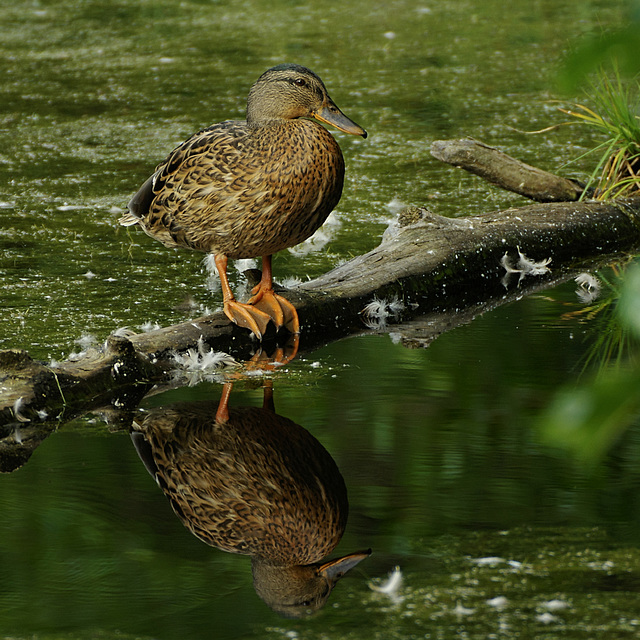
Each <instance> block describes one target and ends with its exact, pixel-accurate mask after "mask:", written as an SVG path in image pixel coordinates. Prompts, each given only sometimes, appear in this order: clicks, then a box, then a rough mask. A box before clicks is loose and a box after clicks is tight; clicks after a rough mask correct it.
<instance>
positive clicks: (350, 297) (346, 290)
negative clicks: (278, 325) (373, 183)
mask: <svg viewBox="0 0 640 640" xmlns="http://www.w3.org/2000/svg"><path fill="white" fill-rule="evenodd" d="M639 247H640V199H633V200H626V201H616V202H597V201H591V202H572V203H547V204H532V205H529V206H526V207H520V208H514V209H508V210H506V211H501V212H495V213H487V214H485V215H480V216H473V217H466V218H455V219H450V218H444V217H442V216H438V215H435V214H433V213H431V212H429V211H428V210H426V209H422V208H418V207H413V208H410V209H408V210H407V211H405V212H403V213H402V214H401V215H400V216H399V218H398V221H397V222H395V223H393V224H392V225H390V227H389V228H388V229H387V230H386V232H385V234H384V236H383V238H382V241H381V243H380V245H379V246H378V247H376V248H375V249H373V250H372V251H369V252H368V253H366V254H364V255H361V256H358V257H356V258H354V259H352V260H350V261H349V262H347V263H345V264H343V265H341V266H339V267H337V268H335V269H333V270H332V271H330V272H328V273H326V274H324V275H322V276H320V277H318V278H316V279H314V280H312V281H309V282H305V283H303V284H300V285H298V286H297V287H295V288H293V289H290V290H287V292H286V296H287V298H288V299H290V300H291V301H292V302H293V303H294V304H295V305H296V307H297V309H298V313H299V317H300V321H301V324H302V332H301V336H300V353H301V354H304V353H308V352H310V351H313V350H314V349H316V348H317V347H318V346H320V345H322V344H324V343H327V342H329V341H332V340H336V339H339V338H342V337H345V336H348V335H352V334H355V333H362V332H365V331H367V330H379V329H381V328H383V325H384V324H389V323H402V322H406V321H407V320H410V319H415V318H417V317H419V316H421V315H424V314H438V317H439V318H440V321H439V325H438V326H439V327H441V328H442V327H443V329H441V330H440V329H439V330H438V331H439V332H441V331H442V330H446V328H452V327H454V326H456V325H457V324H459V323H460V322H464V321H469V319H470V318H472V317H475V315H477V314H478V313H480V312H482V310H483V309H485V308H487V305H492V306H497V305H498V304H504V303H505V302H508V301H510V300H512V299H514V298H516V297H520V296H522V295H524V293H526V292H527V291H528V290H530V289H532V286H531V285H530V283H531V282H535V287H533V288H535V289H540V288H541V287H548V286H552V285H555V284H557V283H558V282H560V281H562V280H563V279H567V278H569V277H572V276H573V275H575V274H576V273H577V272H578V271H577V270H579V269H585V265H589V266H592V265H593V264H602V263H603V262H604V261H606V260H608V259H611V257H612V256H614V255H616V254H620V253H631V252H634V251H637V250H638V248H639ZM527 265H528V266H527ZM463 311H464V313H463ZM438 331H436V332H435V333H434V334H433V335H437V334H438ZM280 337H282V336H276V335H275V331H273V332H271V333H267V335H265V337H264V340H263V343H262V347H263V348H264V349H265V350H266V351H269V350H273V349H275V348H276V344H277V340H278V339H279V338H280ZM407 342H408V343H410V344H412V345H414V346H415V345H416V344H428V342H429V338H426V339H419V340H415V339H414V340H408V341H407ZM198 345H200V346H199V347H198ZM203 345H206V347H205V348H210V349H212V350H215V351H221V352H225V353H228V354H230V355H231V356H233V357H234V358H235V359H236V360H240V361H243V360H248V359H249V358H250V357H251V356H252V355H253V354H254V353H255V352H256V350H257V349H258V348H259V347H260V345H258V344H257V343H256V342H255V341H254V340H252V338H251V336H250V334H249V333H248V331H246V330H243V329H240V328H238V327H237V326H235V325H233V324H232V323H230V322H229V320H228V319H227V318H226V316H224V314H222V312H219V313H214V314H212V315H210V316H206V317H202V318H197V319H194V320H191V321H189V322H184V323H181V324H178V325H174V326H171V327H166V328H162V329H158V330H156V331H151V332H149V333H144V334H138V335H129V336H117V335H112V336H110V337H109V338H108V339H107V341H106V343H105V345H104V347H103V348H102V349H101V350H95V351H91V352H87V353H85V354H83V355H82V357H80V358H78V359H75V360H69V361H66V362H62V363H59V364H57V365H56V366H50V365H46V364H44V363H38V362H35V361H33V360H32V359H31V358H30V357H29V355H28V354H27V353H25V352H22V351H12V350H9V351H5V352H0V425H5V426H6V428H7V429H9V430H8V431H7V430H6V429H5V431H0V439H1V438H2V437H4V436H7V435H9V434H10V430H11V427H12V426H15V425H18V426H21V427H22V428H24V427H25V425H28V424H35V423H38V422H42V421H46V420H54V421H66V420H69V419H71V418H73V417H75V416H76V415H79V414H83V413H86V412H87V411H91V410H95V409H96V408H98V407H103V406H111V407H117V408H121V409H123V410H127V409H128V408H132V407H135V406H136V404H137V403H138V402H139V400H140V398H141V397H142V396H143V395H144V394H145V393H146V392H147V391H148V389H149V388H150V386H151V385H154V384H159V383H163V382H166V381H167V379H168V377H170V376H171V375H172V372H173V371H175V370H176V368H177V367H178V365H177V363H176V361H175V354H177V353H184V352H185V351H187V350H194V351H195V350H197V349H198V348H200V349H202V348H203ZM195 355H196V357H197V355H198V354H197V353H195Z"/></svg>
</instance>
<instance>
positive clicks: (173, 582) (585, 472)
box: [0, 0, 640, 640]
mask: <svg viewBox="0 0 640 640" xmlns="http://www.w3.org/2000/svg"><path fill="white" fill-rule="evenodd" d="M624 20H625V10H624V7H623V6H621V3H618V2H613V1H605V0H602V1H600V2H584V3H579V6H576V3H573V2H568V1H567V2H535V3H527V4H526V5H525V4H524V3H523V4H522V5H520V4H517V3H515V4H512V5H510V6H509V10H508V11H506V10H505V7H504V5H503V4H502V3H499V2H495V1H489V2H483V3H480V2H472V1H471V0H467V1H465V0H462V1H460V2H453V1H450V2H438V3H426V2H425V3H416V2H408V1H407V2H394V3H393V4H392V5H391V4H390V3H388V2H386V3H366V2H362V1H360V2H357V1H347V2H343V3H340V4H335V3H328V2H316V3H314V4H313V5H309V6H305V5H300V4H296V3H292V2H286V1H276V2H258V1H256V0H254V1H244V2H239V3H236V2H234V3H231V2H205V1H200V2H195V1H193V2H177V1H174V0H165V1H164V2H135V1H134V0H122V1H120V2H113V3H112V2H99V1H92V0H86V1H82V2H71V1H67V2H44V1H43V2H27V1H24V0H22V1H19V2H13V3H9V2H3V3H2V4H0V53H1V55H0V74H1V77H2V78H3V81H2V84H0V143H1V144H0V221H1V223H0V287H1V288H0V291H1V292H2V293H0V302H1V304H0V313H1V314H2V316H1V318H2V327H1V329H0V348H24V349H27V350H28V351H29V352H30V353H31V355H32V356H33V357H35V358H40V359H43V360H48V359H51V358H53V359H62V358H65V357H67V356H68V355H69V354H70V353H71V352H72V351H74V350H75V351H80V350H81V349H82V344H84V345H86V343H87V342H88V341H90V340H91V339H94V340H95V341H96V342H101V341H102V340H104V338H105V337H106V336H107V335H108V334H109V333H110V332H111V331H113V330H114V329H115V328H118V327H122V326H130V327H133V328H138V327H140V326H141V325H143V324H145V323H158V324H160V325H167V324H170V323H173V322H177V321H181V320H183V319H185V318H186V317H189V315H192V316H197V315H200V314H201V313H202V310H203V309H204V308H206V307H209V308H216V307H217V306H219V304H220V296H219V293H216V292H213V293H212V292H211V291H209V289H208V288H207V286H206V274H205V272H204V269H203V267H202V264H201V256H198V255H192V254H189V253H187V252H173V251H169V250H166V249H165V248H163V247H162V246H160V245H159V244H158V243H155V242H154V241H152V240H151V239H150V238H147V237H146V236H144V234H142V233H140V232H137V231H135V230H130V231H127V230H126V229H124V228H121V227H118V225H117V222H116V221H117V218H118V217H119V215H121V212H122V210H123V208H124V207H125V205H126V202H127V200H128V198H129V197H130V196H131V194H132V193H133V192H135V190H136V189H137V187H138V186H139V185H140V183H141V182H142V181H143V180H144V179H145V178H146V177H147V176H148V175H149V172H150V171H151V170H152V169H153V167H154V166H155V164H156V163H157V162H158V161H159V160H160V159H162V158H163V157H164V155H165V154H166V153H167V152H168V151H169V150H170V149H171V148H172V147H173V146H174V145H175V144H176V143H178V142H180V141H181V140H183V139H184V138H186V137H187V136H188V135H189V134H190V133H192V132H193V131H195V130H196V129H198V128H200V127H202V126H204V125H206V124H209V123H210V122H214V121H219V120H223V119H227V118H235V117H241V116H242V113H243V109H244V101H245V98H246V93H247V90H248V87H249V86H250V85H251V83H252V82H253V81H254V80H255V78H257V76H258V75H260V73H262V71H264V70H265V69H266V68H267V67H269V66H271V65H273V64H277V63H279V62H282V61H285V60H286V61H294V62H298V63H301V64H305V65H307V66H309V67H310V68H312V69H314V70H315V71H316V72H318V73H319V74H320V75H321V76H322V77H323V79H324V81H325V83H326V85H327V87H328V89H329V92H330V93H331V95H332V97H333V98H334V100H335V101H336V102H337V104H338V105H339V106H340V107H341V108H342V109H343V110H344V111H345V113H347V114H348V115H349V116H350V117H352V118H353V119H354V120H356V121H357V122H359V123H361V124H362V125H363V126H364V127H365V128H366V129H367V130H368V131H369V133H370V137H369V138H368V139H367V140H359V139H358V140H356V139H353V138H351V137H349V136H346V135H343V134H340V133H337V134H336V137H337V138H338V140H339V142H340V144H341V146H342V148H343V151H344V154H345V157H346V162H347V182H346V185H345V192H344V195H343V199H342V201H341V202H340V205H339V207H338V210H337V212H336V215H335V222H334V224H333V225H332V226H330V228H329V229H328V236H329V239H328V242H327V243H326V244H324V245H323V246H321V247H318V246H310V247H306V248H305V250H304V251H295V252H291V253H285V254H281V255H278V256H277V257H276V259H275V261H274V265H275V271H276V275H277V277H285V276H298V277H301V278H306V277H307V276H311V277H313V276H314V275H317V274H319V273H322V272H324V271H326V270H327V269H329V268H331V267H332V266H334V265H336V264H338V263H339V262H341V261H344V260H346V259H348V258H350V257H351V256H353V255H356V254H359V253H362V252H364V251H366V250H368V249H370V248H372V247H374V246H375V245H377V244H378V241H379V236H380V234H381V233H382V231H383V230H384V228H385V226H386V224H387V223H388V221H389V220H390V219H391V218H392V211H391V210H392V209H393V207H392V206H390V204H393V202H401V203H405V204H409V203H413V204H426V205H428V206H429V207H430V208H431V209H432V210H434V211H435V212H436V213H440V214H442V215H451V216H458V215H465V214H474V213H480V212H484V211H488V210H492V209H498V208H505V207H508V206H517V205H520V204H523V203H524V201H522V200H521V199H519V198H517V197H515V196H512V195H510V194H507V193H501V192H498V191H496V190H495V189H492V188H491V187H490V186H488V185H486V184H484V183H482V182H481V181H480V180H478V179H475V178H473V177H470V176H468V175H464V174H462V172H457V171H455V170H453V169H451V168H450V167H446V166H444V165H440V164H439V163H437V162H436V161H435V160H433V159H432V158H431V157H430V155H429V145H430V143H431V142H432V141H433V140H435V139H441V138H449V137H462V136H466V135H471V136H474V137H477V138H479V139H482V140H484V141H486V142H487V143H489V144H494V145H497V146H500V147H501V148H503V149H504V150H505V151H507V152H509V153H511V154H512V155H514V156H516V157H520V158H521V159H523V160H525V161H528V162H531V163H532V164H535V165H538V166H541V167H543V168H547V169H549V170H552V171H560V172H563V173H564V174H565V175H577V176H580V177H584V175H585V172H586V171H588V170H589V168H590V166H591V165H590V161H589V159H583V160H581V161H579V162H578V163H576V164H572V165H570V166H568V167H565V166H564V165H565V163H567V162H568V161H570V160H571V159H573V158H575V157H577V156H579V155H580V154H581V153H583V152H584V150H585V149H586V148H588V147H590V146H591V145H592V144H593V143H594V139H593V138H592V137H591V134H589V133H588V132H587V131H584V130H580V129H577V128H572V129H568V128H565V129H560V130H557V131H554V132H552V133H548V134H545V135H540V136H530V135H524V134H521V133H519V132H518V131H517V130H518V129H519V130H534V129H540V128H543V127H545V126H548V125H549V124H553V123H557V122H560V121H562V120H563V117H562V116H561V115H560V114H558V113H557V112H556V111H555V106H554V105H552V104H549V102H548V100H549V99H552V98H555V97H557V94H556V93H555V88H554V78H555V77H556V70H557V67H558V66H559V65H560V64H561V57H562V56H563V54H564V53H565V52H567V51H568V50H569V49H570V47H571V46H572V45H573V44H574V43H575V42H576V40H577V39H578V38H579V37H580V36H581V35H583V34H589V33H593V32H597V30H598V29H599V28H600V27H602V26H604V27H607V26H615V25H618V24H623V22H624ZM576 97H577V96H576ZM580 99H582V96H580ZM552 266H553V265H552ZM603 273H604V274H605V275H607V274H609V273H610V272H609V271H607V270H605V271H604V272H603ZM238 278H239V276H238V277H235V276H234V279H238ZM575 289H576V287H575V285H574V284H573V283H571V284H565V285H563V286H561V287H558V288H557V289H554V290H550V291H548V292H546V293H545V294H544V295H539V296H535V297H531V298H526V299H523V300H521V301H519V302H517V303H514V304H511V305H509V306H506V307H502V308H500V309H498V310H496V311H493V312H491V313H488V314H486V315H484V316H482V317H480V318H478V319H476V320H475V321H474V322H472V323H471V324H467V325H464V326H461V327H459V328H457V329H455V330H453V331H450V332H448V333H445V334H443V335H442V336H440V337H439V338H438V339H437V340H436V341H435V342H433V344H431V346H429V348H428V349H421V350H410V349H406V348H405V347H403V346H402V345H401V344H400V343H398V342H397V341H395V340H393V339H391V338H390V337H389V336H386V335H368V336H361V337H357V338H351V339H348V340H344V341H342V342H339V343H335V344H332V345H330V346H327V347H325V348H323V349H321V350H319V351H317V352H315V353H313V354H311V355H309V356H306V357H305V358H304V359H298V360H296V361H294V362H293V363H291V364H290V365H289V366H288V367H287V370H286V371H282V370H281V371H278V372H277V374H276V375H275V376H274V390H275V402H276V408H277V410H278V413H280V414H281V415H283V416H286V417H287V418H289V419H291V420H293V421H294V422H296V423H298V424H300V425H302V426H304V427H305V428H306V429H308V430H309V431H310V432H311V433H312V434H313V435H314V436H315V437H316V438H317V439H318V440H319V441H320V442H321V443H322V444H323V445H324V446H325V447H326V448H327V450H328V451H329V452H330V453H331V455H332V456H333V457H334V459H335V461H336V463H337V465H338V467H339V468H340V470H341V472H342V474H343V476H344V479H345V482H346V485H347V488H348V491H349V502H350V517H349V523H348V526H347V530H346V532H345V535H344V537H343V539H342V541H341V543H340V545H339V547H338V548H337V549H336V553H347V552H349V551H353V550H355V549H361V548H368V547H371V548H372V549H373V552H374V553H373V555H372V556H371V557H370V558H369V559H367V560H366V561H364V562H363V563H361V565H359V567H358V568H356V569H354V570H353V571H352V573H350V574H348V575H347V577H346V578H344V579H343V581H341V582H340V583H339V584H338V586H337V587H336V590H335V592H334V593H333V594H332V596H331V599H330V600H329V604H328V606H327V607H326V609H325V610H324V611H323V612H322V613H321V614H319V615H318V616H317V617H316V618H313V619H310V620H305V621H287V620H282V619H280V618H278V617H277V616H276V615H275V614H273V613H272V612H271V611H270V610H269V609H267V607H266V606H265V605H264V604H263V603H262V602H261V601H260V600H259V599H258V598H257V597H256V595H255V593H254V591H253V588H252V584H251V572H250V563H249V561H248V560H247V558H244V557H242V556H231V555H228V554H224V553H222V552H219V551H217V550H214V549H211V548H209V547H207V546H205V545H203V544H202V543H201V542H199V541H198V540H197V539H196V538H194V537H193V536H192V535H191V534H190V533H189V532H188V531H187V530H186V529H185V528H184V527H183V526H182V524H181V523H180V522H179V521H178V519H177V518H176V517H175V515H174V514H173V512H172V511H171V509H170V507H169V505H168V503H167V501H166V500H165V498H164V496H163V495H162V493H161V492H160V491H159V490H158V488H157V486H156V485H155V483H154V482H153V480H152V479H151V478H150V477H149V475H148V474H147V472H146V470H145V469H144V467H143V465H142V464H141V463H140V461H139V459H138V457H137V454H136V452H135V450H134V448H133V446H132V444H131V441H130V438H129V436H128V434H127V433H126V432H125V431H122V430H117V429H114V428H113V427H110V426H109V425H106V424H105V423H104V422H103V420H102V416H99V415H96V416H93V415H91V416H87V417H85V418H83V419H79V420H75V421H73V422H72V423H69V424H66V425H64V426H63V427H62V428H61V429H60V430H59V431H58V432H56V433H54V434H53V435H51V436H50V437H49V438H48V439H47V440H46V441H45V442H44V443H43V444H42V445H41V446H40V447H39V448H38V449H37V450H36V452H35V453H34V455H33V457H32V459H31V460H30V461H29V462H28V463H27V464H26V465H25V466H24V467H23V468H21V469H20V470H18V471H16V472H14V473H13V474H10V475H5V476H2V477H0V513H2V517H1V518H0V637H6V638H35V637H37V638H39V639H43V638H46V639H53V638H56V639H58V638H60V639H64V640H70V639H72V638H73V639H75V638H105V639H106V638H109V639H111V638H145V639H146V638H158V639H161V640H165V639H166V640H171V639H174V638H175V639H178V638H193V639H200V638H202V639H204V638H274V639H275V638H310V639H311V638H354V639H355V638H365V637H368V638H372V637H374V638H414V637H415V638H454V637H469V638H488V637H519V638H557V637H570V638H596V637H603V638H605V637H606V638H626V637H629V638H631V637H638V634H640V618H639V617H638V608H637V603H638V601H639V599H640V569H639V559H640V553H639V548H640V534H639V533H638V532H639V531H640V502H639V500H638V495H640V491H639V490H640V464H639V463H640V426H639V425H638V423H637V420H636V421H635V423H633V424H632V426H631V427H630V428H628V429H627V430H626V431H624V432H623V433H622V435H620V436H619V437H618V438H617V439H616V440H615V443H614V446H613V447H612V448H611V449H610V450H609V451H608V453H607V454H606V455H605V456H604V458H603V459H602V460H601V461H600V462H598V463H597V464H596V465H595V466H585V465H583V464H581V463H580V462H579V461H577V460H575V459H574V458H572V457H571V455H570V454H569V453H567V452H566V451H565V450H564V449H561V448H556V447H555V446H552V445H551V444H549V442H548V440H546V439H545V438H544V437H543V435H542V432H541V430H540V428H539V424H540V416H541V415H542V414H543V413H544V412H545V411H546V410H547V408H548V407H549V405H550V404H551V403H552V401H553V399H554V397H555V394H556V392H557V391H558V389H560V388H564V387H565V386H566V385H569V386H570V385H573V384H576V383H584V382H585V380H586V381H588V380H590V377H589V376H590V372H589V371H587V372H586V373H585V374H584V375H581V372H582V369H583V365H584V363H585V360H586V357H587V355H588V353H589V350H590V348H591V347H592V346H593V344H594V342H595V341H596V339H597V333H595V332H594V330H593V324H592V323H589V322H587V321H585V318H584V317H583V316H581V315H579V314H574V315H571V313H570V312H576V311H580V310H581V309H582V308H583V306H582V305H581V303H580V302H579V300H578V297H577V296H576V294H575ZM185 300H190V301H192V303H193V307H192V308H191V309H189V310H188V311H186V312H185V311H184V302H185ZM83 336H84V341H83V342H82V344H80V343H79V342H78V341H80V340H81V339H82V338H83ZM253 387H255V385H250V384H249V383H248V382H241V383H239V384H237V385H236V387H235V389H234V392H233V395H232V400H231V402H232V404H235V405H256V406H258V405H260V404H261V396H262V394H261V391H260V389H256V388H253ZM219 395H220V386H219V385H216V384H213V383H204V384H200V385H198V386H194V387H190V388H183V389H177V390H173V391H171V392H167V393H164V394H160V395H156V396H153V397H151V398H148V399H147V400H145V401H144V403H143V407H145V408H149V407H151V406H162V405H165V404H169V403H171V402H175V401H177V400H187V401H189V400H202V399H217V398H218V397H219ZM487 557H497V558H500V559H501V560H500V561H497V560H496V561H495V563H487V564H485V563H482V562H480V563H478V562H477V561H476V560H477V559H478V558H487ZM395 565H399V566H400V567H401V570H402V572H403V574H404V582H403V588H402V590H401V591H400V596H401V598H402V599H401V601H399V602H396V603H394V602H393V601H392V600H391V599H389V598H387V597H386V596H384V595H380V594H378V593H376V592H374V591H372V590H371V589H370V587H369V584H368V583H369V581H370V580H372V579H377V578H382V577H384V576H386V574H387V573H388V572H389V571H390V570H391V569H392V568H393V567H394V566H395ZM497 597H504V598H506V601H504V602H502V601H500V602H501V603H502V606H498V605H497V604H496V601H494V600H493V599H494V598H497ZM487 601H492V602H493V604H488V603H487ZM553 601H558V602H560V603H561V604H560V605H558V604H556V605H555V607H554V605H553V604H549V603H550V602H553Z"/></svg>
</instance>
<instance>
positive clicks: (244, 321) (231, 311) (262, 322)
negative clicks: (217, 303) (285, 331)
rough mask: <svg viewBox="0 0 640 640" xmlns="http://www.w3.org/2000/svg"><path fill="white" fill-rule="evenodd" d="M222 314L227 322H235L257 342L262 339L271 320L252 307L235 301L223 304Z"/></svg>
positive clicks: (262, 312)
mask: <svg viewBox="0 0 640 640" xmlns="http://www.w3.org/2000/svg"><path fill="white" fill-rule="evenodd" d="M224 313H225V315H226V316H227V318H229V320H231V321H232V322H235V323H236V324H237V325H238V326H239V327H244V328H245V329H249V331H251V332H252V333H254V334H255V336H256V338H258V340H261V339H262V335H263V334H264V332H265V331H266V330H267V325H268V324H269V321H270V320H271V316H269V315H268V314H267V313H264V311H261V310H260V309H258V308H256V307H255V306H254V305H252V304H243V303H242V302H238V301H237V300H229V301H227V302H225V303H224Z"/></svg>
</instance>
